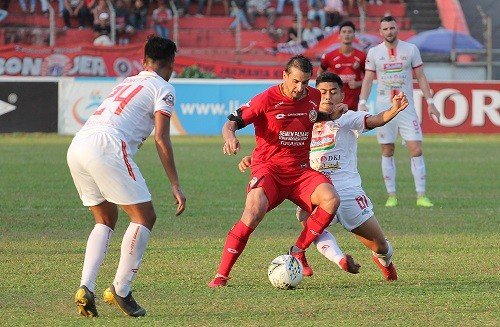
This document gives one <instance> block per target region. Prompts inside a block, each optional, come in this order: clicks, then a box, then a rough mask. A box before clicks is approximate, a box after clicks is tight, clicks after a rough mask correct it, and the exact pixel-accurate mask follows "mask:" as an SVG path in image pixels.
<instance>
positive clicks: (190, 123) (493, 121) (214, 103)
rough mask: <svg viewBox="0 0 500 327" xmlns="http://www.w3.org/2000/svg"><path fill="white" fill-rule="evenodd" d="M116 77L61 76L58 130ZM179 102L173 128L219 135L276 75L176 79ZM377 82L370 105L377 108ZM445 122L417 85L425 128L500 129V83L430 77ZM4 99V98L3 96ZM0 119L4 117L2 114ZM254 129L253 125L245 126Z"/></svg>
mask: <svg viewBox="0 0 500 327" xmlns="http://www.w3.org/2000/svg"><path fill="white" fill-rule="evenodd" d="M115 84H116V81H113V79H105V80H103V81H96V80H95V79H85V78H77V79H71V78H67V79H62V81H61V82H60V86H59V87H60V89H59V95H60V96H59V133H61V134H74V133H76V131H77V130H78V129H80V127H81V126H82V125H83V123H84V122H85V121H86V120H87V118H88V117H89V116H90V115H91V114H92V113H93V111H94V110H95V109H96V108H97V106H98V105H99V103H100V102H101V101H102V100H103V98H104V97H106V95H107V94H108V93H109V92H110V90H111V89H112V88H113V86H114V85H115ZM172 84H173V85H174V86H175V88H176V93H177V103H176V104H175V109H176V111H175V113H174V116H173V118H172V132H173V134H190V135H218V134H220V131H221V128H222V125H223V124H224V122H225V120H226V117H227V115H228V114H229V113H231V112H232V111H234V110H236V109H237V108H238V107H239V106H241V105H242V104H244V103H246V102H247V101H248V99H249V98H250V97H251V95H252V94H256V93H259V92H261V91H264V90H265V89H266V88H268V87H269V86H270V85H272V84H273V81H255V80H254V81H242V80H210V81H205V80H183V79H174V80H172ZM375 87H376V85H374V86H373V88H374V89H373V91H372V92H371V93H370V98H369V99H368V106H369V108H370V109H371V110H372V111H373V110H374V104H375V93H376V92H375ZM431 89H432V90H433V92H434V103H435V104H436V107H437V108H438V110H440V111H441V113H442V119H441V123H440V124H438V123H436V122H435V121H433V120H431V119H430V118H429V117H428V115H427V114H426V113H427V110H426V107H425V106H426V103H425V99H424V98H423V97H422V92H421V91H420V90H419V89H415V91H414V100H415V108H416V110H417V113H418V115H419V117H420V119H421V122H422V127H423V131H424V133H500V83H499V82H497V83H472V84H471V83H468V84H465V83H454V82H449V83H431ZM0 100H1V99H0ZM0 119H1V117H0ZM240 132H241V133H244V134H252V133H253V130H252V129H250V128H247V129H243V130H241V131H240Z"/></svg>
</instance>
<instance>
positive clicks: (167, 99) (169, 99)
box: [163, 93, 175, 107]
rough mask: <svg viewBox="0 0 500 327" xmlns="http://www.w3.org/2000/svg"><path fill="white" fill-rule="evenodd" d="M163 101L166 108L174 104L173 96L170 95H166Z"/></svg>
mask: <svg viewBox="0 0 500 327" xmlns="http://www.w3.org/2000/svg"><path fill="white" fill-rule="evenodd" d="M163 101H165V103H166V104H167V106H168V107H173V106H174V102H175V100H174V95H173V94H172V93H169V94H167V96H165V97H164V98H163Z"/></svg>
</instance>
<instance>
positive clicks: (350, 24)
mask: <svg viewBox="0 0 500 327" xmlns="http://www.w3.org/2000/svg"><path fill="white" fill-rule="evenodd" d="M346 26H349V27H351V28H352V29H353V31H354V32H356V26H355V25H354V23H353V22H351V21H350V20H346V21H344V22H342V23H340V25H339V31H341V30H342V27H346Z"/></svg>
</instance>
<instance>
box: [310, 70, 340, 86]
mask: <svg viewBox="0 0 500 327" xmlns="http://www.w3.org/2000/svg"><path fill="white" fill-rule="evenodd" d="M320 83H337V85H338V86H339V87H340V88H342V87H343V86H344V82H342V79H341V78H340V76H339V75H337V74H334V73H329V72H324V73H321V74H320V75H319V76H318V78H316V86H318V85H319V84H320Z"/></svg>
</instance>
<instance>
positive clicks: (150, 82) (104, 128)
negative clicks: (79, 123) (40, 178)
mask: <svg viewBox="0 0 500 327" xmlns="http://www.w3.org/2000/svg"><path fill="white" fill-rule="evenodd" d="M174 103H175V89H174V87H173V86H172V85H171V84H170V83H168V82H167V81H165V80H164V79H163V78H162V77H160V76H159V75H158V74H156V73H155V72H151V71H142V72H140V73H139V74H137V75H135V76H131V77H127V78H126V79H125V80H123V82H121V83H120V84H118V85H117V86H116V87H115V88H113V90H112V91H111V93H110V94H109V95H108V97H107V98H106V99H105V100H104V101H103V102H102V104H101V105H100V106H99V108H97V110H96V111H95V112H94V114H93V115H92V116H90V118H89V119H88V120H87V122H86V123H85V125H84V126H83V127H82V129H81V130H80V131H79V132H78V133H77V134H76V137H78V136H79V135H88V134H92V133H93V132H96V131H97V132H105V133H108V134H111V135H114V136H116V137H117V138H119V139H121V140H123V141H125V142H126V143H127V148H128V149H129V151H130V153H129V154H130V155H131V156H133V155H134V154H135V153H136V152H137V149H138V148H139V147H140V146H141V145H142V143H143V142H144V141H145V140H146V138H147V137H148V136H149V135H150V134H151V132H152V131H153V128H154V114H155V113H156V112H157V111H160V112H161V113H162V114H164V115H166V116H168V117H170V116H171V114H172V111H173V110H174Z"/></svg>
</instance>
